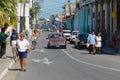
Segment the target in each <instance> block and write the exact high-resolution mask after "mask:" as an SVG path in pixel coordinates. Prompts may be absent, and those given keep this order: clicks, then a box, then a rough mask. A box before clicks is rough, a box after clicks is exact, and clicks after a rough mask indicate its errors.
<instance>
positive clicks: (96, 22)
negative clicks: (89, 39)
mask: <svg viewBox="0 0 120 80" xmlns="http://www.w3.org/2000/svg"><path fill="white" fill-rule="evenodd" d="M97 24H98V3H97V2H95V27H94V28H93V29H94V30H95V32H96V31H97Z"/></svg>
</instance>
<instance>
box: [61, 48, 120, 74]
mask: <svg viewBox="0 0 120 80" xmlns="http://www.w3.org/2000/svg"><path fill="white" fill-rule="evenodd" d="M62 51H63V52H64V53H65V54H66V55H67V56H69V57H70V58H71V59H73V60H75V61H77V62H80V63H83V64H87V65H90V66H94V67H97V68H103V69H109V70H113V71H117V72H120V69H117V68H110V67H105V66H101V65H95V64H91V63H88V62H85V61H81V60H79V59H77V58H75V57H73V56H71V55H70V54H69V53H68V52H67V51H65V50H63V49H62Z"/></svg>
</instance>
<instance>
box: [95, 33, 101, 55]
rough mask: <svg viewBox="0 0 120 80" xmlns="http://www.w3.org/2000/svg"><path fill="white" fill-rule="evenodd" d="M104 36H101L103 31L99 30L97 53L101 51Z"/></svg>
mask: <svg viewBox="0 0 120 80" xmlns="http://www.w3.org/2000/svg"><path fill="white" fill-rule="evenodd" d="M101 42H102V37H101V32H98V34H97V36H96V45H95V47H96V52H97V53H100V49H101V46H102V43H101Z"/></svg>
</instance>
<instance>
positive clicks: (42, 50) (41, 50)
mask: <svg viewBox="0 0 120 80" xmlns="http://www.w3.org/2000/svg"><path fill="white" fill-rule="evenodd" d="M32 51H36V52H41V53H44V52H45V50H44V49H40V50H37V49H35V50H32Z"/></svg>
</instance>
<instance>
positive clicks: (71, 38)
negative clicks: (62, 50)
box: [70, 31, 79, 43]
mask: <svg viewBox="0 0 120 80" xmlns="http://www.w3.org/2000/svg"><path fill="white" fill-rule="evenodd" d="M78 34H79V31H72V34H71V36H70V43H74V42H75V41H76V37H77V35H78Z"/></svg>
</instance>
